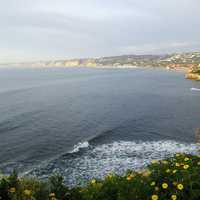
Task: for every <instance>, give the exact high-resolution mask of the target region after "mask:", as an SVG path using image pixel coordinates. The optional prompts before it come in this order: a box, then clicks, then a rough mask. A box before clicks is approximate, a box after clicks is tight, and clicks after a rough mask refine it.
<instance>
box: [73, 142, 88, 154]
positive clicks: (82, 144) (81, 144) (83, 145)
mask: <svg viewBox="0 0 200 200" xmlns="http://www.w3.org/2000/svg"><path fill="white" fill-rule="evenodd" d="M87 147H89V142H88V141H85V142H79V143H78V144H76V145H74V147H73V150H72V151H70V153H76V152H79V150H80V149H82V148H87Z"/></svg>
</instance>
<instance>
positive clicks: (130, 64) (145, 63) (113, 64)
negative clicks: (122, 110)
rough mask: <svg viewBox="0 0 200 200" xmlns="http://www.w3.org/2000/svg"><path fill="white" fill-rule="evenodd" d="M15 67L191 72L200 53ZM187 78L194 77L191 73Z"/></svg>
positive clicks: (85, 59) (82, 60) (79, 60)
mask: <svg viewBox="0 0 200 200" xmlns="http://www.w3.org/2000/svg"><path fill="white" fill-rule="evenodd" d="M14 65H15V66H31V67H66V68H67V67H91V68H135V67H154V68H158V67H162V68H166V69H168V70H177V69H178V70H179V69H183V70H186V71H190V72H191V71H192V73H194V69H195V70H196V69H200V52H191V53H176V54H164V55H121V56H111V57H100V58H83V59H63V60H54V61H38V62H29V63H15V64H14ZM187 76H188V77H191V78H193V77H195V79H196V77H197V76H196V73H195V76H193V75H192V74H191V73H190V74H188V75H187Z"/></svg>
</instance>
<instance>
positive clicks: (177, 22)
mask: <svg viewBox="0 0 200 200" xmlns="http://www.w3.org/2000/svg"><path fill="white" fill-rule="evenodd" d="M0 3H1V7H0V26H1V30H0V44H1V45H0V60H1V61H5V60H6V61H11V60H35V59H36V60H39V59H57V58H72V57H93V56H95V57H96V56H109V55H118V54H135V53H141V54H144V53H145V54H146V53H167V52H176V51H178V52H180V51H197V50H199V48H200V38H199V35H200V20H199V19H200V12H199V7H200V1H199V0H163V1H160V0H151V1H146V0H109V1H108V0H84V1H83V0H73V1H70V0H57V1H55V0H42V1H41V0H35V1H32V0H6V1H4V0H0Z"/></svg>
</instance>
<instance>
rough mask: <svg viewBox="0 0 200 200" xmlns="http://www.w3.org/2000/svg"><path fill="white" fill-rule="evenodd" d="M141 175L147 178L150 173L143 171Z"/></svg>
mask: <svg viewBox="0 0 200 200" xmlns="http://www.w3.org/2000/svg"><path fill="white" fill-rule="evenodd" d="M142 175H143V176H145V177H147V176H150V175H151V172H150V171H149V170H145V171H143V173H142Z"/></svg>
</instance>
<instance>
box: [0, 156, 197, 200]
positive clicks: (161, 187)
mask: <svg viewBox="0 0 200 200" xmlns="http://www.w3.org/2000/svg"><path fill="white" fill-rule="evenodd" d="M0 199H1V200H143V199H144V200H148V199H149V200H158V199H162V200H170V199H171V200H179V199H180V200H199V199H200V156H194V155H187V154H180V153H177V154H176V155H174V156H173V157H170V158H168V159H166V160H161V161H157V160H155V161H152V163H151V164H150V165H149V166H148V167H147V168H145V169H144V170H142V171H132V170H129V171H127V173H126V174H124V175H123V176H119V175H116V174H108V175H107V176H106V177H105V178H104V179H103V180H98V179H92V180H91V181H90V182H88V183H87V185H86V186H84V187H78V186H77V187H74V188H68V187H67V186H65V185H64V183H63V178H62V177H61V176H60V175H53V176H52V177H50V178H49V180H48V181H41V180H38V179H37V178H19V177H18V176H17V173H16V172H15V171H14V172H13V173H12V174H11V175H10V176H7V177H6V176H2V177H1V178H0Z"/></svg>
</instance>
